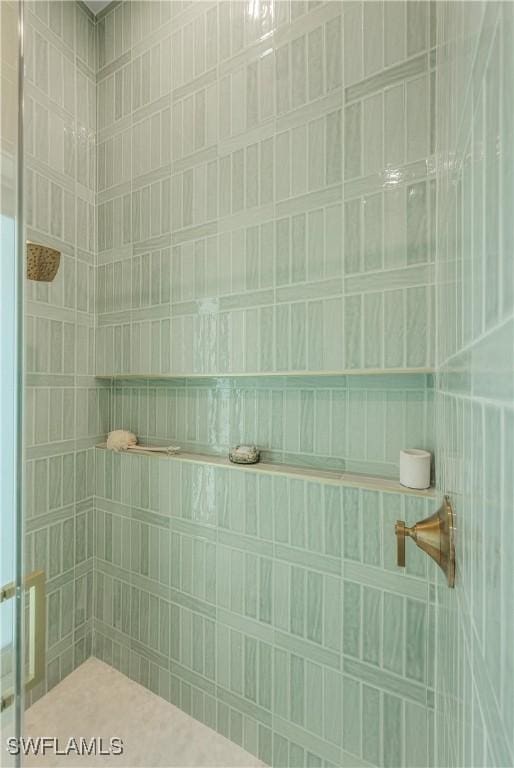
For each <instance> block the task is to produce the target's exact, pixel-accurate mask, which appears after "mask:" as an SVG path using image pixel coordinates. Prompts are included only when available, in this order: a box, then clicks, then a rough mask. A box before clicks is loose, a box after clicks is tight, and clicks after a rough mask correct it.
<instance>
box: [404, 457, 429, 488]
mask: <svg viewBox="0 0 514 768" xmlns="http://www.w3.org/2000/svg"><path fill="white" fill-rule="evenodd" d="M431 459H432V455H431V454H430V453H429V452H428V451H420V450H419V449H417V448H408V449H405V450H404V451H400V483H401V485H405V486H406V487H407V488H416V489H417V490H423V489H425V488H430V462H431Z"/></svg>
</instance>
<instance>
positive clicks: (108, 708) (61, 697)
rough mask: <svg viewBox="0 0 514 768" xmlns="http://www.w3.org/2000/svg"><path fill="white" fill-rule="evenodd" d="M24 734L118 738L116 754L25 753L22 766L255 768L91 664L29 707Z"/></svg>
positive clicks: (156, 700) (62, 739) (250, 759)
mask: <svg viewBox="0 0 514 768" xmlns="http://www.w3.org/2000/svg"><path fill="white" fill-rule="evenodd" d="M24 731H25V735H26V736H27V737H28V736H33V737H37V736H50V737H57V738H58V739H59V747H60V748H61V749H62V745H65V744H66V743H67V742H68V739H69V738H70V737H72V736H74V737H75V738H77V739H79V738H80V737H81V736H83V737H85V738H86V739H88V741H89V739H91V737H93V736H96V737H100V736H102V737H103V739H104V744H106V743H108V741H109V739H110V737H111V736H116V737H119V738H121V739H122V740H123V746H124V750H123V754H122V755H118V756H115V755H109V756H100V755H98V756H96V757H94V756H90V757H88V756H84V757H82V756H78V755H75V754H71V755H62V756H56V755H54V754H51V753H49V752H47V754H46V755H45V756H44V757H43V756H41V755H38V756H37V757H35V756H34V755H31V756H28V757H26V758H24V759H23V762H22V765H45V766H69V765H83V766H90V765H109V766H118V768H125V766H126V767H127V768H129V767H130V768H131V767H132V766H138V767H139V768H153V766H156V767H157V766H221V767H223V768H232V767H233V768H243V767H244V768H246V766H262V765H263V763H261V762H260V761H259V760H258V759H257V758H256V757H254V756H253V755H250V754H249V753H248V752H245V751H244V750H243V749H241V748H240V747H238V746H237V744H234V743H232V742H231V741H228V739H225V738H224V737H223V736H220V735H219V734H218V733H216V732H215V731H213V730H211V729H210V728H208V727H207V726H206V725H203V723H199V722H198V721H197V720H194V719H193V718H192V717H190V716H189V715H186V714H185V713H184V712H182V711H181V710H180V709H177V707H175V706H173V704H169V703H168V702H167V701H165V700H164V699H161V698H160V697H159V696H156V695H155V694H154V693H152V692H151V691H148V690H147V689H146V688H143V687H142V686H141V685H139V684H138V683H135V682H133V681H132V680H129V679H128V678H127V677H125V676H124V675H122V674H121V673H120V672H117V671H116V670H115V669H112V668H111V667H109V666H108V665H107V664H104V663H103V662H101V661H98V660H97V659H89V660H88V661H86V662H85V663H84V664H82V665H81V666H80V667H79V668H78V669H76V670H75V671H74V672H72V674H71V675H68V677H66V678H65V679H64V680H63V681H62V683H59V685H57V686H56V687H55V688H53V689H52V690H51V691H50V693H47V695H46V696H43V697H42V698H41V699H39V701H37V702H36V703H35V704H33V706H32V707H30V708H29V709H28V710H27V712H26V714H25V728H24Z"/></svg>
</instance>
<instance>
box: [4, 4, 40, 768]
mask: <svg viewBox="0 0 514 768" xmlns="http://www.w3.org/2000/svg"><path fill="white" fill-rule="evenodd" d="M13 5H15V7H16V11H17V40H16V44H17V60H15V61H13V62H12V65H13V68H14V67H16V70H17V72H16V77H15V78H13V80H16V83H17V87H16V93H15V99H16V102H17V115H16V117H14V116H13V117H12V120H13V121H14V120H16V130H15V143H14V149H13V155H12V160H13V161H14V162H13V166H14V167H13V171H12V174H11V175H10V178H9V179H8V180H9V181H10V182H11V184H12V185H13V187H14V189H13V200H12V202H11V206H10V207H11V208H12V209H13V210H12V212H11V216H14V222H13V225H12V227H10V230H11V232H12V234H13V235H14V244H13V246H12V247H9V246H8V247H7V249H6V250H7V253H5V252H4V253H3V258H2V267H3V268H4V269H5V272H4V278H5V281H6V283H7V285H6V292H7V293H8V295H10V297H11V300H12V305H11V306H10V307H9V308H8V312H9V317H8V325H9V331H8V332H9V333H10V334H12V338H11V339H10V340H9V341H8V342H7V343H8V345H9V346H10V347H11V349H10V350H9V351H8V352H7V354H6V357H7V361H8V362H9V368H8V369H7V370H2V377H3V378H4V381H5V382H6V390H7V397H6V398H5V403H4V404H3V407H4V408H5V410H6V412H7V411H9V410H10V409H12V410H10V413H11V417H10V427H11V430H10V440H9V444H5V443H4V452H5V455H6V456H7V458H6V460H5V466H2V467H0V471H2V473H3V476H4V478H5V479H6V481H7V493H6V494H5V496H6V498H7V497H8V502H9V503H10V505H12V508H11V509H10V510H8V511H7V512H6V518H5V519H4V520H1V521H0V525H1V529H2V533H3V534H4V536H7V535H8V525H7V514H8V515H9V518H10V520H11V521H12V528H11V523H9V529H10V530H9V542H8V543H9V545H11V544H12V547H13V563H12V566H11V568H10V570H9V577H10V578H11V579H12V581H10V582H9V583H7V584H0V603H1V604H4V603H7V602H8V601H10V600H13V601H14V603H13V611H12V626H11V625H10V622H9V627H8V631H9V633H10V635H11V637H10V640H11V642H10V643H9V645H8V646H6V648H9V646H10V654H9V655H10V658H11V663H12V675H11V685H10V687H9V689H7V690H0V709H1V711H2V712H3V713H4V717H5V713H8V710H10V709H11V707H12V718H13V719H12V725H11V727H10V728H9V730H8V733H9V737H10V738H14V739H15V740H16V739H17V740H18V744H19V739H20V737H21V733H22V718H23V710H24V689H25V680H24V677H25V658H24V627H23V615H24V609H25V597H24V595H25V589H26V588H27V586H29V589H31V591H32V590H33V589H35V585H26V584H24V583H23V582H24V580H23V533H24V524H23V478H24V472H23V393H24V366H23V358H24V353H23V296H24V288H23V276H24V255H23V244H24V242H25V235H24V217H23V211H24V201H23V81H24V56H23V0H17V2H16V4H14V3H13ZM13 26H14V24H13ZM9 31H10V30H9ZM10 64H11V62H10V61H9V65H10ZM7 98H8V97H6V100H7ZM9 106H10V107H12V103H9ZM5 107H6V104H5V103H3V104H2V108H5ZM14 108H15V109H16V107H14ZM9 159H10V158H9ZM6 218H7V217H6ZM9 245H11V244H10V243H9ZM7 361H6V362H7ZM8 434H9V432H8ZM2 439H3V440H7V438H6V436H5V435H3V436H2ZM4 473H5V474H4ZM3 576H4V575H3ZM31 602H32V604H33V605H34V606H35V605H36V603H35V602H34V601H31ZM41 604H42V603H41V589H40V588H39V599H38V600H37V605H38V606H39V607H41ZM43 606H44V596H43ZM4 608H5V606H4ZM32 655H33V654H32ZM33 665H34V659H33V658H31V659H29V667H30V668H31V669H32V668H33ZM38 671H39V665H38ZM2 735H3V736H4V735H5V734H4V733H2ZM6 750H7V744H1V745H0V751H1V753H2V754H3V755H5V754H6ZM11 764H12V765H15V766H18V765H20V764H21V761H20V755H19V754H14V755H13V756H12V762H11Z"/></svg>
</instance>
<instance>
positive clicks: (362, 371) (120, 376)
mask: <svg viewBox="0 0 514 768" xmlns="http://www.w3.org/2000/svg"><path fill="white" fill-rule="evenodd" d="M432 373H434V369H433V368H348V369H346V370H343V371H257V372H254V373H232V372H228V371H227V372H225V373H168V374H166V373H97V374H96V376H95V378H97V379H101V380H106V379H107V380H109V381H110V380H112V381H132V380H137V381H141V380H142V379H149V380H152V381H168V380H170V381H173V380H175V379H256V378H259V379H262V378H274V379H277V378H285V377H288V378H292V377H307V376H309V377H310V376H315V377H319V378H327V377H329V376H406V375H407V376H411V375H418V376H419V375H420V374H421V375H423V374H427V375H428V374H432Z"/></svg>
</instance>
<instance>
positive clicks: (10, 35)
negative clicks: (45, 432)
mask: <svg viewBox="0 0 514 768" xmlns="http://www.w3.org/2000/svg"><path fill="white" fill-rule="evenodd" d="M21 46H22V29H21V10H20V5H19V3H18V2H11V0H6V2H0V78H1V81H0V115H1V117H0V256H1V258H0V264H1V269H0V428H1V434H2V437H1V439H0V738H1V743H0V765H2V766H10V765H15V764H16V763H17V760H18V758H17V756H16V754H15V753H16V751H17V750H16V743H15V742H14V743H13V742H12V741H10V740H12V739H16V738H17V737H18V736H19V732H20V719H21V711H22V702H21V691H22V686H21V684H20V680H21V679H22V667H23V666H24V664H23V660H22V653H21V647H22V646H21V614H22V601H23V599H24V596H23V590H21V589H20V588H19V586H20V584H21V512H20V510H21V499H20V489H21V474H20V467H21V439H22V435H21V428H20V425H21V419H20V398H21V392H22V388H21V382H22V379H21V354H20V352H19V350H20V348H21V347H20V344H21V333H20V323H19V317H20V314H19V307H20V301H21V285H22V282H21V274H20V271H21V264H20V258H19V254H21V249H20V248H19V243H20V235H21V233H22V229H21V220H20V216H19V211H20V210H21V206H20V200H21V184H20V183H19V180H20V178H21V167H20V166H21V163H20V162H19V160H20V152H21V140H20V130H19V129H20V121H21V118H20V115H21V110H20V108H19V105H20V98H21V93H20V90H21V88H20V82H19V73H20V61H21ZM34 605H35V603H34ZM9 746H10V747H11V751H12V753H13V754H11V753H10V751H9V749H8V747H9Z"/></svg>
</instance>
